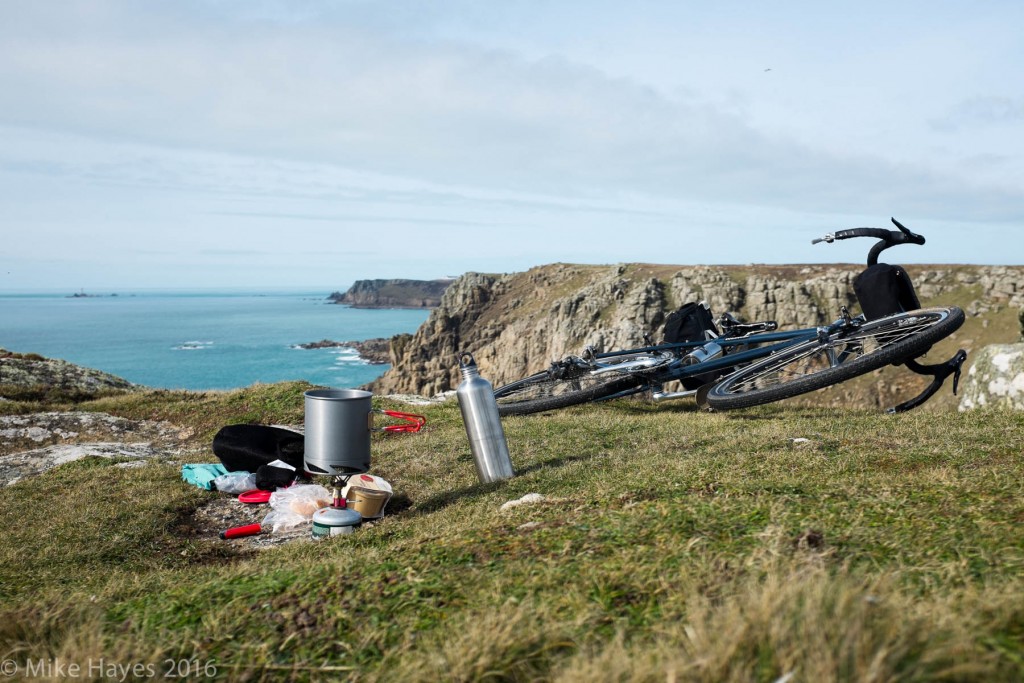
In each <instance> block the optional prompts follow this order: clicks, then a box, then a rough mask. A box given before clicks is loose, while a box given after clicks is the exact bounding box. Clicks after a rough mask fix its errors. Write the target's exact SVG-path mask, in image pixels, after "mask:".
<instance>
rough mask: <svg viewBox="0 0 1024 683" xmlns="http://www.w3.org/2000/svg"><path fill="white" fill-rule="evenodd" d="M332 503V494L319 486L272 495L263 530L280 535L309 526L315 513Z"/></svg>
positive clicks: (304, 486)
mask: <svg viewBox="0 0 1024 683" xmlns="http://www.w3.org/2000/svg"><path fill="white" fill-rule="evenodd" d="M331 502H332V498H331V492H330V491H328V490H327V489H326V488H324V487H323V486H320V485H319V484H300V485H297V486H289V487H288V488H286V489H279V490H277V491H274V492H273V493H272V494H270V507H271V508H272V509H271V511H270V513H268V514H267V516H266V517H264V518H263V529H264V530H269V531H271V533H275V534H279V533H285V532H288V531H294V530H296V529H299V528H301V527H303V526H304V525H306V524H309V523H310V522H311V521H312V519H313V513H314V512H316V511H317V510H319V509H320V508H323V507H327V506H328V505H330V504H331Z"/></svg>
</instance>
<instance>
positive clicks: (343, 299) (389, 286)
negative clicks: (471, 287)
mask: <svg viewBox="0 0 1024 683" xmlns="http://www.w3.org/2000/svg"><path fill="white" fill-rule="evenodd" d="M453 281H454V280H450V279H441V280H357V281H356V283H355V284H354V285H352V286H351V287H349V289H348V291H347V292H345V293H344V294H342V293H341V292H334V293H332V294H331V295H330V296H329V297H327V298H328V299H329V300H331V301H333V302H334V303H336V304H347V305H349V306H352V307H353V308H437V307H438V306H439V305H440V304H441V296H442V295H443V294H444V292H445V290H446V289H448V286H449V285H451V283H452V282H453Z"/></svg>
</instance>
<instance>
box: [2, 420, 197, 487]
mask: <svg viewBox="0 0 1024 683" xmlns="http://www.w3.org/2000/svg"><path fill="white" fill-rule="evenodd" d="M190 435H191V432H190V430H187V429H180V428H177V427H174V426H172V425H170V424H168V423H164V422H152V421H147V420H142V421H135V420H127V419H124V418H120V417H115V416H113V415H107V414H106V413H80V412H71V413H69V412H46V413H32V414H29V415H0V488H3V487H5V486H9V485H11V484H15V483H17V482H18V481H20V480H21V479H24V478H26V477H30V476H35V475H38V474H41V473H43V472H45V471H47V470H49V469H51V468H53V467H57V466H60V465H64V464H67V463H69V462H73V461H75V460H80V459H82V458H87V457H101V458H110V459H114V460H116V461H118V462H119V463H120V466H124V467H129V466H133V465H135V464H141V463H143V462H145V461H147V460H156V461H166V460H169V459H174V458H177V457H180V456H181V454H182V452H183V451H182V447H183V442H184V440H185V439H186V438H188V437H189V436H190Z"/></svg>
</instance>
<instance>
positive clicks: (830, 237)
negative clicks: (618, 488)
mask: <svg viewBox="0 0 1024 683" xmlns="http://www.w3.org/2000/svg"><path fill="white" fill-rule="evenodd" d="M891 220H892V222H893V224H894V225H895V226H896V227H897V228H898V230H887V229H883V228H852V229H848V230H840V231H838V232H835V233H829V234H827V235H825V237H823V238H820V239H816V240H813V241H812V244H817V243H820V242H827V243H832V242H835V241H837V240H845V239H851V238H854V237H874V238H877V239H878V240H879V241H878V242H877V243H876V244H875V245H874V246H873V247H872V248H871V250H870V251H869V253H868V259H867V268H866V269H865V270H864V271H863V272H862V273H861V274H860V275H859V276H858V278H857V280H856V281H855V291H856V294H857V299H858V302H859V303H860V305H861V308H862V310H863V311H864V313H862V314H861V315H858V316H852V315H851V314H850V312H849V311H848V310H847V308H846V307H845V306H844V307H843V308H842V309H841V313H840V317H839V318H838V319H837V320H836V321H835V322H833V323H832V324H830V325H827V326H820V327H813V328H804V329H797V330H788V331H779V330H778V325H777V324H776V323H775V321H770V320H769V321H763V322H754V323H743V322H741V321H740V320H738V319H737V318H736V317H735V316H733V315H732V314H730V313H725V314H723V315H721V316H720V317H719V318H717V319H716V320H714V323H716V324H712V325H709V326H708V325H705V326H704V335H703V338H698V339H686V340H672V341H666V342H663V343H661V344H654V343H653V340H652V339H651V338H650V336H649V335H644V338H645V342H646V344H647V345H646V346H644V347H640V348H634V349H625V350H621V351H610V352H606V353H598V352H597V351H596V350H595V349H593V348H590V347H588V348H587V349H586V350H585V351H584V352H583V354H582V355H580V356H572V355H570V356H567V357H565V358H563V359H561V360H557V361H554V362H552V363H551V365H550V366H549V367H548V368H547V369H546V370H543V371H541V372H538V373H536V374H533V375H530V376H529V377H526V378H524V379H521V380H518V381H515V382H511V383H509V384H506V385H504V386H502V387H498V388H497V389H495V390H494V396H495V399H496V400H497V403H498V412H499V414H501V415H526V414H530V413H536V412H541V411H546V410H553V409H558V408H565V407H568V406H572V405H577V404H580V403H587V402H590V401H598V400H607V399H611V398H619V397H625V396H630V395H635V394H639V393H642V392H649V393H650V396H651V398H652V399H653V400H655V401H661V400H667V399H675V398H684V397H693V398H695V399H696V401H697V403H698V405H700V406H701V407H703V408H706V409H708V410H729V409H734V408H746V407H751V406H756V405H761V404H765V403H771V402H774V401H779V400H782V399H786V398H791V397H793V396H798V395H800V394H804V393H807V392H810V391H815V390H817V389H823V388H825V387H828V386H831V385H834V384H838V383H840V382H845V381H847V380H849V379H852V378H854V377H857V376H859V375H863V374H865V373H868V372H871V371H872V370H876V369H878V368H881V367H883V366H886V365H904V366H906V367H907V368H908V369H909V370H911V371H912V372H915V373H918V374H922V375H930V376H931V377H932V382H931V384H930V385H929V386H928V387H927V388H926V389H925V390H924V391H922V392H921V393H920V394H919V395H917V396H915V397H914V398H912V399H910V400H908V401H905V402H903V403H900V404H899V405H897V406H895V407H892V408H889V409H888V411H887V412H889V413H899V412H904V411H907V410H911V409H913V408H916V407H918V406H920V405H921V404H923V403H924V402H926V401H927V400H928V399H929V398H931V397H932V396H933V395H934V394H935V393H936V392H937V391H938V390H939V389H940V388H941V387H942V385H943V383H944V382H945V380H946V379H947V378H948V377H949V376H950V375H952V376H953V378H954V379H953V393H954V394H955V393H956V390H957V385H958V384H959V380H960V373H961V368H962V366H963V363H964V361H965V360H966V358H967V353H966V351H964V350H963V349H960V350H959V351H958V352H957V353H956V354H955V355H954V356H953V357H952V358H950V359H949V360H947V361H945V362H943V363H937V364H934V365H924V364H921V363H920V362H918V360H917V359H918V358H919V357H921V356H923V355H924V354H925V353H926V352H927V351H928V350H929V349H930V348H931V346H932V345H933V344H935V343H936V342H938V341H940V340H941V339H944V338H945V337H948V336H949V335H950V334H952V333H953V332H955V331H956V330H957V329H959V327H960V326H961V325H962V324H963V323H964V313H963V311H962V310H961V309H960V308H958V307H956V306H949V307H936V308H921V307H920V303H919V301H918V300H917V296H916V294H915V293H914V290H913V284H912V283H911V281H910V279H909V277H908V276H907V275H906V273H905V271H902V270H901V269H900V268H899V267H898V266H889V265H887V264H884V263H883V264H880V263H878V256H879V254H881V253H882V252H883V251H884V250H886V249H888V248H890V247H893V246H896V245H899V244H917V245H922V244H924V243H925V239H924V237H923V236H921V235H917V234H915V233H913V232H911V231H910V230H908V229H907V228H906V227H904V226H903V225H902V224H900V223H899V221H897V220H896V219H895V218H893V219H891ZM858 283H860V284H861V285H863V286H862V287H858ZM690 306H693V304H690ZM700 312H702V314H703V315H706V316H707V317H708V319H711V315H710V310H709V309H707V306H706V304H704V303H703V302H701V304H700ZM672 381H679V382H681V383H682V385H683V388H684V390H683V391H665V390H664V388H663V387H664V385H665V384H667V383H669V382H672Z"/></svg>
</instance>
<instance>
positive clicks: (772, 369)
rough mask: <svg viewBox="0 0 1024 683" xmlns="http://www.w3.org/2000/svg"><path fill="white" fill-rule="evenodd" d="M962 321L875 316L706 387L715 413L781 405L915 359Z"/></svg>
mask: <svg viewBox="0 0 1024 683" xmlns="http://www.w3.org/2000/svg"><path fill="white" fill-rule="evenodd" d="M963 322H964V313H963V311H961V310H960V309H959V308H956V307H955V306H954V307H950V308H926V309H920V310H916V311H908V312H906V313H898V314H896V315H892V316H889V317H886V318H880V319H878V320H873V321H871V322H868V323H864V324H863V325H861V326H860V327H858V328H856V329H854V330H851V331H843V330H841V331H839V332H836V333H833V334H832V335H830V336H829V337H828V338H827V339H824V340H822V339H814V340H811V341H807V342H803V343H800V344H796V345H794V346H792V347H790V348H787V349H783V350H782V351H779V352H777V353H774V354H772V355H771V356H769V357H768V358H765V359H764V360H762V361H758V362H756V363H752V364H750V365H748V366H746V367H745V368H743V369H741V370H739V371H737V372H735V373H733V374H731V375H729V376H728V377H726V378H725V379H723V380H722V381H721V382H719V383H717V384H716V385H714V386H713V387H711V389H710V391H708V394H707V403H708V405H709V406H710V407H711V408H713V409H715V410H730V409H733V408H748V407H750V406H756V405H761V404H764V403H771V402H772V401H781V400H782V399H785V398H791V397H793V396H799V395H800V394H805V393H807V392H809V391H815V390H817V389H823V388H824V387H828V386H831V385H833V384H838V383H840V382H845V381H846V380H848V379H852V378H853V377H857V376H858V375H863V374H864V373H867V372H871V371H872V370H877V369H878V368H880V367H883V366H885V365H889V364H894V365H898V364H900V363H901V362H903V361H905V360H908V359H910V358H914V357H917V356H919V355H921V354H923V353H924V352H926V351H927V350H928V348H929V347H930V346H931V345H932V344H934V343H935V342H937V341H939V340H940V339H943V338H945V337H948V336H949V335H950V334H952V333H953V332H955V331H956V330H957V328H959V327H960V326H961V325H962V324H963Z"/></svg>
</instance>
